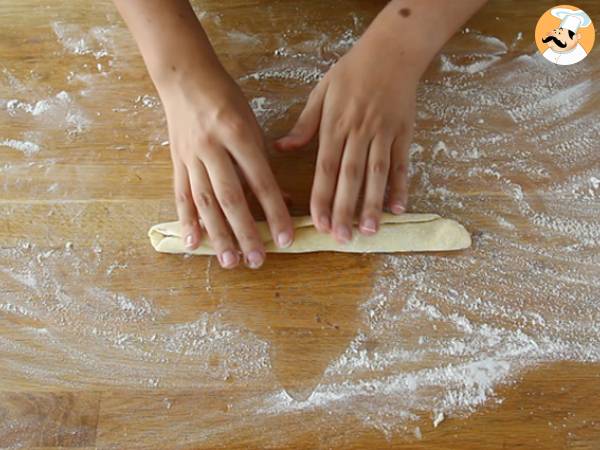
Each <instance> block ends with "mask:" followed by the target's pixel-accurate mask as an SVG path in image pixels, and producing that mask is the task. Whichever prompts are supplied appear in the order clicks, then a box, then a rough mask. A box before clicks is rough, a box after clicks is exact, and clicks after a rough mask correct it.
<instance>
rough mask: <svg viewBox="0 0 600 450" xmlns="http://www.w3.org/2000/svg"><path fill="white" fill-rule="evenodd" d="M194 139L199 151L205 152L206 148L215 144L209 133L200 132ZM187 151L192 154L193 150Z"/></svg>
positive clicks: (215, 141)
mask: <svg viewBox="0 0 600 450" xmlns="http://www.w3.org/2000/svg"><path fill="white" fill-rule="evenodd" d="M195 141H196V142H195V143H196V145H197V146H198V150H199V151H201V152H206V151H207V150H208V149H210V148H213V147H215V146H216V145H217V140H216V139H215V137H214V136H213V135H211V134H209V133H202V134H201V135H200V136H198V137H196V140H195ZM187 153H191V154H192V155H193V153H194V152H187Z"/></svg>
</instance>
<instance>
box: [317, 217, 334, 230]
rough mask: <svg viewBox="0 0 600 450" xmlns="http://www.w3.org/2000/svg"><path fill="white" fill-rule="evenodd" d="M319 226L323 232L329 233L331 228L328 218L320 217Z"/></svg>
mask: <svg viewBox="0 0 600 450" xmlns="http://www.w3.org/2000/svg"><path fill="white" fill-rule="evenodd" d="M319 224H320V225H321V228H322V229H323V230H324V231H329V229H330V228H331V222H330V220H329V216H321V218H320V219H319Z"/></svg>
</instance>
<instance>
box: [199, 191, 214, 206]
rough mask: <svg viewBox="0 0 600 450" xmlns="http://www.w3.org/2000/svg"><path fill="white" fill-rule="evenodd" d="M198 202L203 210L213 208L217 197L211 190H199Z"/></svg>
mask: <svg viewBox="0 0 600 450" xmlns="http://www.w3.org/2000/svg"><path fill="white" fill-rule="evenodd" d="M196 204H197V205H198V208H199V209H201V210H207V209H212V208H213V207H214V205H215V197H214V195H213V194H212V193H210V192H206V191H202V192H199V193H198V195H197V196H196Z"/></svg>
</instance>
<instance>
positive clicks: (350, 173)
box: [277, 34, 423, 243]
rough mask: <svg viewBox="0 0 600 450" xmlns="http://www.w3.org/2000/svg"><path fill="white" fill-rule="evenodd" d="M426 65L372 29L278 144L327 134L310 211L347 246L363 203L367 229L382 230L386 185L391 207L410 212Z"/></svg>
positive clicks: (286, 146) (296, 144)
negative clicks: (411, 167)
mask: <svg viewBox="0 0 600 450" xmlns="http://www.w3.org/2000/svg"><path fill="white" fill-rule="evenodd" d="M422 66H423V65H422V64H421V62H420V61H415V60H411V59H410V58H407V57H405V55H404V52H403V51H402V50H401V49H399V48H396V49H395V48H394V46H393V45H392V44H391V43H390V42H388V41H386V39H383V38H379V37H378V36H376V35H375V36H374V35H368V34H366V35H365V36H363V37H362V38H361V40H360V41H359V42H358V43H357V44H356V45H355V46H354V47H353V48H352V49H351V50H350V51H349V52H348V53H347V54H346V55H345V56H344V57H342V58H341V59H340V60H339V61H338V62H337V63H336V64H335V65H334V66H333V67H332V68H331V69H330V70H329V72H328V73H327V74H326V75H325V77H324V78H323V79H322V80H321V81H320V82H319V84H318V85H317V86H316V87H315V89H314V90H313V91H312V93H311V94H310V97H309V99H308V102H307V104H306V107H305V108H304V111H303V112H302V114H301V115H300V117H299V119H298V121H297V123H296V125H295V126H294V128H293V129H292V130H291V132H290V133H289V134H288V135H287V136H285V137H283V138H281V139H280V140H279V141H278V142H277V147H278V148H279V149H280V150H295V149H298V148H300V147H302V146H304V145H306V144H308V142H309V141H310V140H311V139H312V138H313V136H314V135H315V134H316V133H317V131H319V150H318V156H317V166H316V173H315V178H314V183H313V188H312V194H311V202H310V211H311V216H312V219H313V222H314V224H315V226H316V228H317V229H318V230H319V231H321V232H325V233H331V232H332V233H333V236H334V238H335V239H336V240H337V241H338V242H340V243H347V242H349V241H350V240H351V239H352V224H353V219H354V215H355V212H356V210H357V207H358V208H359V209H360V222H359V223H360V225H359V230H360V232H361V233H362V234H366V235H371V234H375V233H376V232H377V231H378V229H379V223H380V220H381V215H382V211H383V208H384V197H385V195H386V190H387V191H388V197H387V202H386V205H385V206H387V208H389V210H390V211H391V212H392V213H395V214H401V213H403V212H405V211H406V208H407V202H408V179H407V169H408V168H407V166H408V148H409V145H410V142H411V139H412V133H413V127H414V120H415V103H416V89H417V83H418V80H419V78H420V75H421V73H422V70H423V67H422ZM361 191H364V201H363V202H362V204H360V205H359V196H360V194H361Z"/></svg>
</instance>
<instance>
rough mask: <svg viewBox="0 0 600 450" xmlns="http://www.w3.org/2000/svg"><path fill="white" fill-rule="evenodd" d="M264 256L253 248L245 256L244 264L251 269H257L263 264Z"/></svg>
mask: <svg viewBox="0 0 600 450" xmlns="http://www.w3.org/2000/svg"><path fill="white" fill-rule="evenodd" d="M263 262H264V257H263V254H262V253H261V252H259V251H258V250H253V251H251V252H250V253H248V255H247V256H246V265H247V266H248V267H250V268H251V269H258V268H259V267H260V266H262V265H263Z"/></svg>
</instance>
